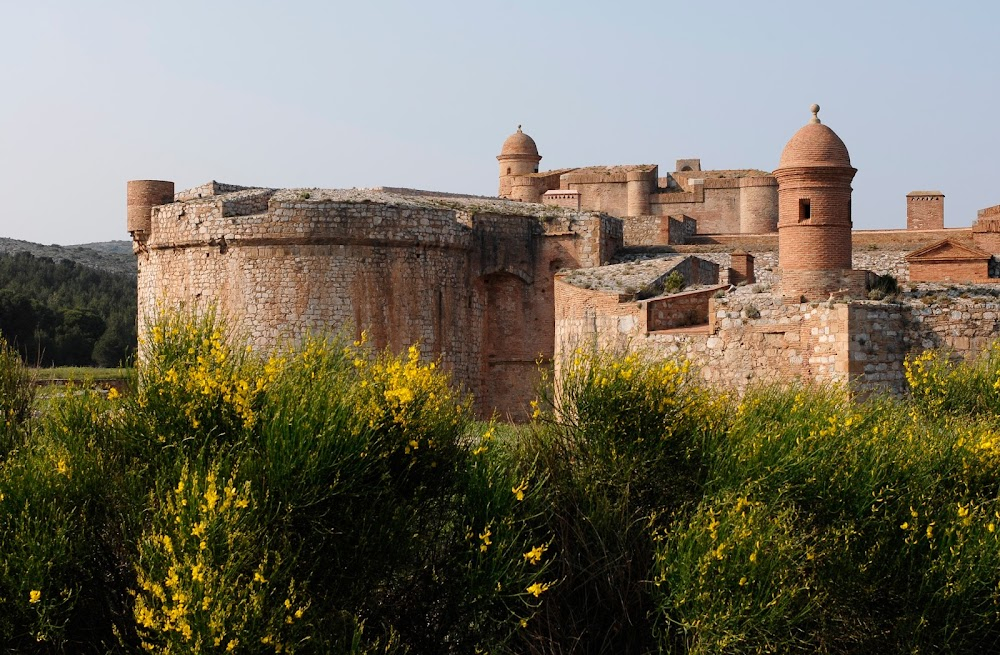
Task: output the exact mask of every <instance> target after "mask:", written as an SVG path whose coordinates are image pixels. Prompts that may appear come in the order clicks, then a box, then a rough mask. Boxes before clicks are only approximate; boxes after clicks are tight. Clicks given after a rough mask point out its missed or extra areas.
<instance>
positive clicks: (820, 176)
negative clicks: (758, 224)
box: [774, 105, 858, 302]
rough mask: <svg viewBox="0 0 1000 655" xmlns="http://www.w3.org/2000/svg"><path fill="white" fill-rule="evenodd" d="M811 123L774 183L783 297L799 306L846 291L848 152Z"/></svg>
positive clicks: (851, 279)
mask: <svg viewBox="0 0 1000 655" xmlns="http://www.w3.org/2000/svg"><path fill="white" fill-rule="evenodd" d="M811 111H812V113H813V117H812V119H811V120H810V121H809V123H807V124H806V125H805V126H804V127H802V128H801V129H800V130H799V131H798V132H796V133H795V136H793V137H792V138H791V140H790V141H789V142H788V144H787V145H785V149H784V151H782V153H781V161H780V163H779V164H778V168H777V170H775V171H774V177H775V178H776V179H777V180H778V265H779V266H780V267H781V294H782V296H784V298H785V299H786V300H789V301H792V302H798V301H799V299H800V298H801V297H805V298H806V299H807V300H825V299H827V298H828V297H829V296H830V294H834V293H837V292H844V291H847V292H857V291H858V290H857V289H853V288H850V287H851V286H852V285H853V284H854V283H855V278H856V276H852V275H851V273H850V271H851V180H853V179H854V174H855V173H857V170H856V169H854V168H852V167H851V158H850V155H849V154H848V152H847V146H845V145H844V142H843V141H841V140H840V137H838V136H837V134H836V133H835V132H834V131H833V130H831V129H830V128H829V127H827V126H826V125H823V124H822V123H820V120H819V105H813V106H812V107H811Z"/></svg>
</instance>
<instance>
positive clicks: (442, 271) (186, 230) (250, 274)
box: [129, 181, 622, 416]
mask: <svg viewBox="0 0 1000 655" xmlns="http://www.w3.org/2000/svg"><path fill="white" fill-rule="evenodd" d="M164 184H169V183H163V182H156V181H137V182H133V183H130V185H129V190H130V193H129V197H130V199H133V200H135V201H136V204H135V205H130V213H135V214H136V215H139V214H141V212H142V211H146V212H148V222H147V224H146V229H145V230H137V231H135V232H134V233H133V236H134V238H135V241H134V245H135V250H136V252H137V256H138V258H139V282H138V284H139V312H140V323H143V322H144V321H146V320H148V318H149V317H151V316H153V315H155V313H156V311H157V308H158V307H160V306H163V305H165V306H176V305H181V304H188V305H189V306H199V307H203V306H208V305H213V306H216V307H217V308H218V309H219V310H221V311H222V312H223V313H224V314H225V315H226V316H228V317H229V318H230V319H232V320H233V322H234V324H236V325H238V326H239V327H240V328H241V329H243V330H245V331H246V333H247V335H248V337H249V339H250V340H251V343H252V344H253V345H255V346H256V347H258V348H261V349H264V350H271V349H274V348H277V347H280V346H281V345H282V344H285V343H294V342H295V341H296V340H298V339H300V338H302V337H303V336H304V335H305V334H307V333H310V332H315V333H323V332H328V331H329V330H331V329H334V330H336V329H338V328H341V327H343V326H349V327H350V329H352V330H354V331H355V332H360V330H362V329H364V330H366V331H367V332H368V334H369V335H370V336H371V339H372V341H373V343H374V345H375V347H377V348H385V347H389V348H393V349H396V350H402V349H405V348H406V347H407V346H408V345H409V344H411V343H417V342H419V343H420V344H421V345H422V348H423V350H424V352H425V354H426V356H428V357H431V358H440V360H441V362H442V364H443V365H444V366H445V367H446V368H447V369H449V370H450V371H451V372H452V373H453V375H454V377H455V379H456V381H457V382H459V383H460V384H462V385H464V386H465V387H466V388H467V389H469V390H470V391H472V392H473V393H474V394H475V396H476V399H477V408H478V410H479V412H480V414H481V415H484V416H488V415H489V414H491V413H492V412H493V411H494V410H496V411H498V412H499V413H500V414H501V415H508V414H509V415H512V416H519V415H521V413H523V412H524V411H526V407H527V403H528V400H530V399H531V398H532V397H533V396H534V393H535V385H536V382H537V380H538V362H539V361H541V362H543V363H544V362H545V361H548V360H549V359H550V358H551V356H552V344H553V341H554V335H553V328H554V319H553V311H554V309H553V303H552V273H553V271H555V270H559V269H562V268H576V267H581V266H583V267H593V266H599V265H600V264H602V263H605V262H606V261H608V260H609V259H610V257H611V256H612V255H613V254H614V252H615V251H616V250H617V249H618V248H619V247H620V245H621V238H622V236H621V225H620V222H619V221H617V220H615V219H611V218H610V217H607V216H601V215H599V214H593V213H578V212H568V211H564V210H554V209H552V208H547V207H542V208H539V207H531V206H526V205H515V204H513V203H507V202H500V201H496V200H490V199H469V198H448V199H447V200H442V199H440V198H434V197H428V196H421V195H419V194H413V195H403V194H402V193H387V192H384V191H328V190H315V189H312V190H276V189H259V188H249V189H248V188H241V187H235V186H233V185H219V184H217V183H210V184H208V185H203V186H202V187H198V188H196V189H192V190H188V191H184V192H181V193H178V194H176V199H177V200H176V201H175V202H170V203H169V204H163V205H160V206H152V207H151V206H150V205H149V204H148V203H145V204H139V203H138V201H145V200H146V197H147V196H148V195H149V194H150V193H161V194H162V192H163V189H164ZM130 202H131V200H130ZM133 210H134V212H133ZM138 220H139V219H136V222H138ZM140 327H141V326H140Z"/></svg>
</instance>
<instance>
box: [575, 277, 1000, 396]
mask: <svg viewBox="0 0 1000 655" xmlns="http://www.w3.org/2000/svg"><path fill="white" fill-rule="evenodd" d="M669 300H670V299H669V297H668V298H663V299H654V300H649V301H645V302H634V301H632V300H631V299H630V298H621V297H618V296H612V295H609V294H602V293H600V292H595V291H591V290H586V289H580V288H576V287H573V286H572V285H569V284H565V283H562V282H559V281H557V283H556V353H555V357H556V362H557V366H558V363H559V362H560V361H561V360H563V359H565V358H566V357H568V356H569V353H571V352H572V350H573V349H574V348H579V347H582V348H595V347H596V348H603V349H612V350H617V351H629V350H630V351H639V352H644V353H647V354H649V355H651V356H653V357H683V358H687V359H689V360H690V361H691V362H692V363H694V364H695V366H696V367H697V368H698V370H699V371H700V375H701V377H702V378H703V379H704V380H705V381H706V382H708V383H710V384H712V385H715V386H719V387H721V388H728V389H731V390H734V391H736V392H741V391H743V390H745V389H746V388H747V387H748V386H749V385H753V384H767V383H783V382H788V381H790V380H796V379H798V380H801V381H804V382H818V383H840V384H844V385H848V386H849V387H850V388H851V389H853V390H854V391H855V392H858V393H863V394H868V393H890V394H899V393H902V392H904V391H905V389H906V380H905V376H904V366H903V364H904V361H905V360H906V357H907V356H908V355H914V354H917V353H919V352H922V351H923V350H926V349H929V348H940V349H944V350H946V351H948V352H950V353H952V355H953V356H955V357H960V358H964V359H974V358H976V357H978V356H980V355H981V354H982V353H983V352H984V350H985V349H986V348H987V347H988V346H989V344H990V343H992V342H993V341H994V340H996V339H997V338H998V337H1000V290H995V289H993V288H989V287H971V288H969V287H966V288H954V287H952V288H944V287H942V288H940V289H937V290H934V289H931V290H921V291H914V292H909V293H906V294H903V295H902V296H901V297H900V298H899V300H898V301H895V302H874V301H851V302H842V303H837V302H832V303H828V302H818V303H816V302H814V303H802V304H787V303H783V302H782V300H781V299H780V298H779V297H777V296H775V295H773V294H767V293H749V292H747V293H740V294H730V295H727V296H721V297H717V296H715V295H712V296H711V298H710V299H709V300H708V304H709V308H708V312H707V314H708V316H707V319H708V320H707V323H705V324H702V325H694V326H692V325H685V326H678V325H670V324H664V323H662V322H659V321H651V320H649V316H650V309H651V308H653V311H654V312H657V311H659V309H660V308H659V307H658V305H659V304H660V303H663V302H669ZM674 315H675V316H676V313H675V314H674ZM664 328H666V329H664Z"/></svg>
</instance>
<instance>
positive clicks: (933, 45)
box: [0, 0, 1000, 244]
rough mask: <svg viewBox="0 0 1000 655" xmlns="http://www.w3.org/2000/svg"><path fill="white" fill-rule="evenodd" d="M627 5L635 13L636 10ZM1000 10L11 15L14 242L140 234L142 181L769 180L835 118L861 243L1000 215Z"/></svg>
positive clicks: (895, 6)
mask: <svg viewBox="0 0 1000 655" xmlns="http://www.w3.org/2000/svg"><path fill="white" fill-rule="evenodd" d="M623 7H627V9H623ZM998 26H1000V3H994V2H955V3H950V4H948V5H946V4H945V3H937V2H876V1H875V0H869V1H867V2H862V1H846V0H842V1H839V2H835V3H834V2H804V1H800V2H777V1H772V2H726V1H721V0H720V1H716V2H701V1H692V2H685V3H681V2H667V1H659V2H652V1H650V2H644V1H642V0H634V1H632V2H628V3H617V2H614V3H612V2H589V1H583V0H576V1H574V2H556V1H552V2H545V1H543V0H534V1H530V2H529V1H522V0H508V1H506V2H503V3H496V2H494V3H489V4H485V3H478V2H473V1H470V0H464V1H455V2H450V1H449V2H438V1H435V0H425V1H424V2H388V1H387V2H379V1H375V0H371V1H368V2H344V3H341V2H319V1H306V0H301V1H296V0H287V1H285V2H277V1H274V2H265V1H261V0H257V1H253V0H242V1H225V2H222V1H219V2H213V1H209V0H204V1H202V2H194V1H190V0H173V1H171V2H162V3H149V2H135V0H132V1H130V2H123V1H118V0H108V1H99V0H94V1H93V2H78V1H69V0H66V1H57V0H32V1H31V2H28V1H26V0H0V196H2V198H3V203H2V205H0V207H2V210H0V236H5V237H12V238H18V239H26V240H31V241H38V242H42V243H61V244H71V243H81V242H87V241H104V240H109V239H124V238H128V234H127V232H126V231H125V182H126V180H129V179H143V178H154V179H168V180H173V181H175V182H176V183H177V188H178V189H182V188H186V187H190V186H194V185H197V184H200V183H203V182H206V181H208V180H211V179H216V180H219V181H224V182H232V183H235V184H250V185H252V184H256V185H262V186H281V187H314V186H317V187H352V186H377V185H391V186H410V187H419V188H427V189H435V190H445V191H455V192H461V193H480V194H495V193H496V188H497V179H496V175H497V164H496V159H495V157H496V155H497V154H498V152H499V148H500V144H501V143H502V142H503V140H504V138H506V136H507V135H508V134H510V133H511V132H512V131H513V130H514V129H515V127H516V126H517V124H519V123H521V124H523V125H524V130H525V132H527V133H529V134H531V136H533V137H534V138H535V140H536V141H537V143H538V146H539V150H540V151H541V154H542V156H543V159H542V163H541V167H542V168H543V169H548V168H561V167H565V166H585V165H596V164H624V163H657V164H660V167H661V171H669V170H672V168H673V162H674V161H675V160H676V159H680V158H688V157H700V158H701V160H702V165H703V167H706V168H750V167H753V168H762V169H765V170H772V169H774V168H775V167H776V166H777V164H778V158H779V156H780V154H781V149H782V147H783V146H784V144H785V142H786V141H787V140H788V139H789V138H790V137H791V136H792V134H794V133H795V131H796V130H797V129H798V128H799V127H800V126H802V125H803V124H805V123H806V121H807V120H808V118H809V112H808V107H809V105H810V104H811V103H813V102H818V103H819V104H820V105H821V106H822V107H823V109H822V111H821V113H820V116H821V118H822V119H823V121H824V122H825V123H826V124H827V125H829V126H830V127H832V128H833V129H834V130H835V131H836V132H837V133H838V134H839V135H840V136H841V138H842V139H843V140H844V142H845V143H846V144H847V147H848V149H849V150H850V153H851V161H852V163H853V164H854V166H855V167H856V168H858V174H857V177H856V178H855V182H854V189H855V191H854V216H855V227H857V228H863V229H867V228H872V229H873V228H899V227H904V226H905V222H906V219H905V195H906V193H907V192H909V191H912V190H915V189H940V190H941V191H943V192H944V193H945V195H946V200H945V224H946V225H947V226H949V227H958V226H967V225H970V224H971V223H972V221H973V220H974V219H975V213H976V210H977V209H980V208H982V207H986V206H989V205H994V204H998V203H1000V183H998V178H1000V128H998V121H997V114H998V107H1000V102H998V89H1000V37H998V33H997V29H998Z"/></svg>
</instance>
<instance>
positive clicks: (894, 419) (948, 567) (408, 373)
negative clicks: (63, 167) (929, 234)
mask: <svg viewBox="0 0 1000 655" xmlns="http://www.w3.org/2000/svg"><path fill="white" fill-rule="evenodd" d="M233 341H234V340H232V339H227V338H226V331H225V328H224V326H223V325H222V324H221V322H220V321H217V320H216V319H214V318H213V317H211V316H209V317H207V318H204V319H197V320H196V319H191V318H188V317H182V316H175V317H166V318H164V319H163V320H161V321H160V322H159V323H158V324H157V325H156V326H155V327H154V328H153V330H152V332H151V333H150V335H149V343H148V344H147V346H148V349H149V350H148V353H149V356H148V358H147V361H146V362H145V363H144V364H143V366H141V367H140V368H139V370H138V373H137V375H138V378H139V381H138V382H139V383H138V386H137V391H135V392H134V393H132V394H128V395H126V396H120V395H118V394H117V393H116V392H111V393H109V394H108V395H107V396H106V397H105V396H104V395H101V394H97V393H93V394H89V395H85V396H68V397H66V398H63V399H61V400H60V401H59V402H57V403H55V404H54V405H53V406H52V407H51V409H49V410H48V411H47V412H46V413H45V414H44V415H43V416H41V417H33V416H32V414H31V411H30V408H31V393H32V387H31V386H30V385H28V384H27V378H26V375H25V373H24V369H23V368H22V366H21V364H20V358H19V357H18V356H17V355H16V353H14V352H12V351H11V350H10V349H9V348H8V347H6V346H3V348H0V392H2V393H0V411H2V416H3V422H2V423H0V644H2V647H3V649H4V651H5V652H18V653H60V652H74V653H77V652H80V653H114V652H122V653H125V652H129V653H130V652H136V651H139V650H146V651H149V652H165V653H200V652H206V653H212V652H236V653H239V652H246V653H270V652H275V653H283V652H289V653H294V652H299V653H312V652H317V653H477V652H491V653H503V652H510V653H552V654H555V653H647V652H648V653H654V652H663V653H690V654H695V653H705V654H707V653H713V654H714V653H795V652H802V653H807V652H808V653H872V654H874V653H919V652H931V651H934V652H938V651H944V652H953V653H981V652H991V651H995V650H996V649H997V647H998V645H1000V537H998V535H997V524H998V523H1000V495H998V484H1000V475H998V474H1000V470H998V468H1000V440H998V439H997V438H996V437H995V434H996V429H997V419H998V416H1000V354H998V351H996V350H992V351H991V352H990V353H989V354H988V355H987V356H984V357H983V358H982V359H981V360H980V361H979V362H977V363H975V364H971V365H970V364H953V363H950V362H949V361H948V360H947V358H946V357H943V356H942V355H940V354H936V353H930V354H925V355H922V356H920V357H918V358H915V359H913V360H912V361H910V362H908V365H907V376H908V379H909V381H910V385H911V396H910V397H909V398H907V399H905V400H891V399H884V398H879V399H874V400H871V401H869V402H865V403H850V402H848V401H847V400H846V398H845V397H844V395H843V394H842V393H841V392H840V391H839V390H835V389H834V390H829V389H828V390H821V389H814V388H796V387H793V388H787V389H777V388H762V389H757V390H754V391H751V392H750V393H748V394H747V395H746V396H744V397H743V398H742V399H736V398H727V397H725V396H720V395H719V394H717V393H715V392H710V391H709V390H707V389H704V388H702V387H701V386H699V384H697V383H696V382H695V378H694V376H693V375H692V373H691V372H690V371H689V370H688V368H687V366H686V365H685V364H683V363H678V362H671V361H646V360H644V359H643V358H642V357H640V356H637V355H630V356H612V355H610V354H583V353H581V354H579V355H578V356H577V357H576V358H575V359H574V360H573V361H572V362H567V367H566V371H565V373H566V377H565V382H564V384H562V385H561V387H560V388H559V390H558V392H557V394H556V395H554V396H549V397H547V398H542V399H540V402H539V404H538V406H537V410H536V421H535V423H533V424H532V425H531V426H528V427H526V428H523V429H512V428H509V427H506V426H499V425H494V424H476V423H473V422H472V420H471V415H470V409H469V400H468V398H466V397H465V396H463V395H462V394H461V393H460V392H458V391H456V390H454V389H453V388H452V387H451V386H450V385H449V381H448V378H447V377H446V376H445V375H443V374H442V373H441V372H440V371H439V370H437V368H436V367H435V366H434V364H432V363H431V364H428V363H424V362H423V361H421V359H420V357H419V352H418V351H417V349H416V348H411V349H410V350H409V351H408V352H406V353H403V354H402V355H392V354H388V353H378V352H373V351H371V350H370V349H369V348H367V347H366V346H365V344H364V343H361V342H356V343H352V342H349V341H348V342H344V341H342V340H339V339H335V338H318V339H313V340H310V341H308V342H307V343H305V344H303V345H302V346H301V347H300V348H297V349H295V350H291V351H288V352H285V353H282V354H280V355H277V356H274V357H271V358H269V359H261V358H259V357H258V356H257V355H256V354H255V353H253V352H249V351H248V350H244V349H239V348H234V347H232V346H231V343H233Z"/></svg>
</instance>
